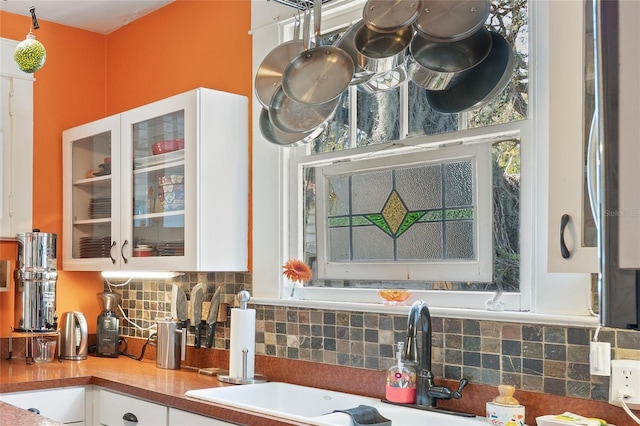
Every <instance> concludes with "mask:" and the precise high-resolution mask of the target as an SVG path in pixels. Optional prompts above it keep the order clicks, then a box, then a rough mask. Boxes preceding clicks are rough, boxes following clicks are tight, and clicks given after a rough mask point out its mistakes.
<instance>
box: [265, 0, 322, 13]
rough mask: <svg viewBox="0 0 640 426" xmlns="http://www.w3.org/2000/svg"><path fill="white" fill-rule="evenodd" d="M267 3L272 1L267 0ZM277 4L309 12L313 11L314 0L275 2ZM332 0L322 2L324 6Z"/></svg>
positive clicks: (281, 0) (280, 0)
mask: <svg viewBox="0 0 640 426" xmlns="http://www.w3.org/2000/svg"><path fill="white" fill-rule="evenodd" d="M267 1H271V0H267ZM273 1H275V2H276V3H281V4H284V5H286V6H290V7H293V8H294V9H298V10H303V11H304V10H309V9H313V0H297V1H296V0H273ZM330 1H331V0H322V4H326V3H329V2H330Z"/></svg>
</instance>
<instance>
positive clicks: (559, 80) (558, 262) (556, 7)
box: [548, 0, 599, 272]
mask: <svg viewBox="0 0 640 426" xmlns="http://www.w3.org/2000/svg"><path fill="white" fill-rule="evenodd" d="M590 7H591V6H590V3H586V2H583V1H578V0H571V1H558V2H550V5H549V8H550V13H549V32H550V40H551V45H550V46H549V66H550V72H549V75H550V76H551V77H550V81H549V99H550V102H549V230H548V233H549V239H548V240H549V245H548V252H549V256H548V269H549V271H550V272H598V269H599V266H598V251H597V241H596V239H597V232H596V227H595V221H594V220H593V215H592V213H591V205H590V199H589V188H588V187H589V184H588V181H589V178H588V173H587V172H588V170H589V169H591V170H595V169H594V167H595V163H594V162H592V160H593V159H594V156H595V153H594V152H593V151H591V154H590V152H589V149H588V148H589V140H590V128H591V122H592V118H593V111H594V89H593V88H594V74H593V69H594V68H593V53H592V51H593V41H592V37H593V28H592V25H591V23H590V19H591V15H590ZM590 157H591V159H590ZM593 184H594V185H595V174H594V175H593Z"/></svg>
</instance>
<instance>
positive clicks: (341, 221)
mask: <svg viewBox="0 0 640 426" xmlns="http://www.w3.org/2000/svg"><path fill="white" fill-rule="evenodd" d="M340 226H349V217H348V216H339V217H330V218H329V227H330V228H336V227H340Z"/></svg>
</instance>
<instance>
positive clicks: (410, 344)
mask: <svg viewBox="0 0 640 426" xmlns="http://www.w3.org/2000/svg"><path fill="white" fill-rule="evenodd" d="M419 339H420V344H418V340H419ZM418 346H420V349H421V351H420V352H418V350H419V348H418ZM404 348H405V349H404V359H405V361H407V362H410V363H413V364H415V365H416V368H417V369H418V372H417V373H418V383H417V386H416V405H417V406H418V407H420V408H425V407H426V408H435V407H436V402H437V400H438V399H460V398H462V388H464V387H465V386H466V385H467V383H469V381H468V380H467V379H464V378H463V379H461V380H460V384H459V385H458V390H456V391H453V390H451V389H449V388H448V387H446V386H435V385H434V381H433V373H432V372H431V314H430V313H429V307H428V306H427V304H426V303H425V302H424V301H423V300H418V301H416V302H414V303H413V305H412V306H411V309H410V310H409V317H408V319H407V341H406V343H405V346H404ZM443 411H446V410H443ZM449 413H450V414H464V413H457V412H449Z"/></svg>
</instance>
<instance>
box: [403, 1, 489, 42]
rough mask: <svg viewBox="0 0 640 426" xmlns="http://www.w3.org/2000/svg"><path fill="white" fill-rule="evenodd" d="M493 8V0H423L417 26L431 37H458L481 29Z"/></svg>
mask: <svg viewBox="0 0 640 426" xmlns="http://www.w3.org/2000/svg"><path fill="white" fill-rule="evenodd" d="M490 10H491V1H490V0H422V11H421V12H420V16H419V17H418V19H417V20H416V21H415V22H414V24H413V27H414V28H415V30H416V32H417V33H418V34H420V35H421V36H422V37H424V38H426V39H428V40H435V41H447V42H450V41H458V40H462V39H463V38H465V37H468V36H469V35H471V34H473V33H474V32H476V31H477V30H478V29H480V27H482V25H484V23H485V21H486V20H487V18H488V17H489V12H490Z"/></svg>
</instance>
